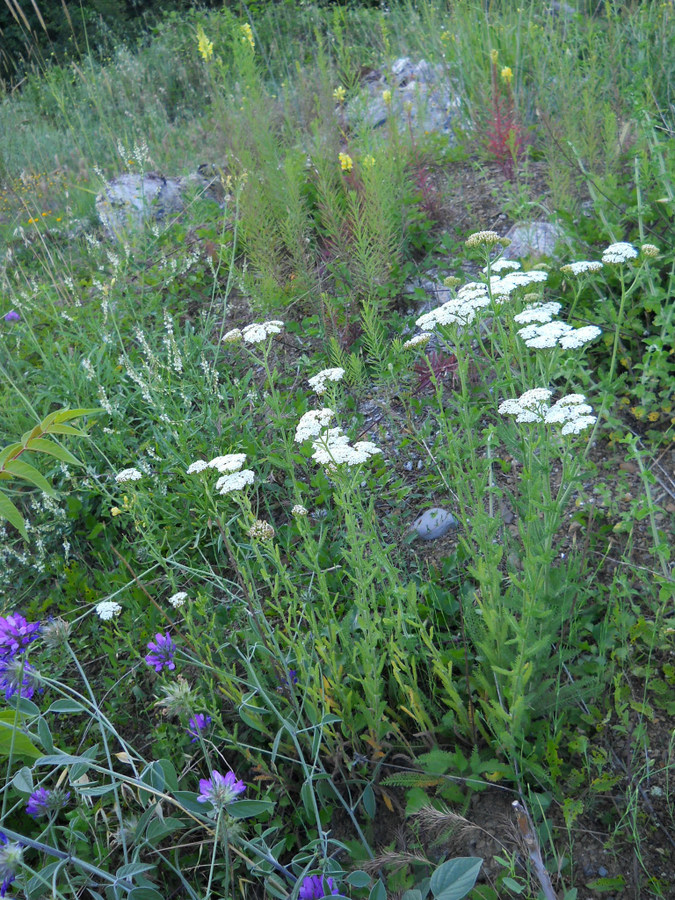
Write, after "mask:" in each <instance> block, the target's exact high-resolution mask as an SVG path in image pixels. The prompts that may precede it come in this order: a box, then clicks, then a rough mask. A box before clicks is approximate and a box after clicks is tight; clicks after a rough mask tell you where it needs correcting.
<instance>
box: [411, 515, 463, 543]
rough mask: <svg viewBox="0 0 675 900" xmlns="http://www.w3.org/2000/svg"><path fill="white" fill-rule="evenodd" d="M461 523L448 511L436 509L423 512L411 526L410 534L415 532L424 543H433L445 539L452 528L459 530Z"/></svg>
mask: <svg viewBox="0 0 675 900" xmlns="http://www.w3.org/2000/svg"><path fill="white" fill-rule="evenodd" d="M458 526H459V522H458V521H457V519H456V518H455V517H454V516H453V514H452V513H451V512H448V511H447V509H441V508H440V507H434V508H433V509H427V510H426V512H423V513H422V515H421V516H419V517H418V518H417V519H415V521H414V522H413V523H412V525H411V526H410V533H411V534H412V533H413V532H415V533H416V534H417V537H420V538H422V540H423V541H433V540H435V539H436V538H439V537H443V535H444V534H446V533H447V532H448V531H450V529H451V528H457V527H458Z"/></svg>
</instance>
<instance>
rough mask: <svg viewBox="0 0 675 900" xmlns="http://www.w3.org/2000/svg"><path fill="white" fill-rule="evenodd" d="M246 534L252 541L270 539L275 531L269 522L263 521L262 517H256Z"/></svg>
mask: <svg viewBox="0 0 675 900" xmlns="http://www.w3.org/2000/svg"><path fill="white" fill-rule="evenodd" d="M247 534H248V536H249V537H250V538H252V539H253V540H254V541H271V540H272V538H273V537H274V534H275V532H274V528H273V527H272V525H270V523H269V522H265V520H264V519H256V520H255V522H254V523H253V525H251V527H250V528H249V530H248V531H247Z"/></svg>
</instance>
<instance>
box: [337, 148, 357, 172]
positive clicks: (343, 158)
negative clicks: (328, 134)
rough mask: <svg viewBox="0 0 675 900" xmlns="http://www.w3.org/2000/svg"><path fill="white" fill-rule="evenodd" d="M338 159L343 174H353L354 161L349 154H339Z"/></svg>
mask: <svg viewBox="0 0 675 900" xmlns="http://www.w3.org/2000/svg"><path fill="white" fill-rule="evenodd" d="M338 159H339V160H340V168H341V169H342V171H343V172H351V170H352V169H353V168H354V160H353V159H352V158H351V156H350V155H349V154H348V153H338Z"/></svg>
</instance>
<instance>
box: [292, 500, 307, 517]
mask: <svg viewBox="0 0 675 900" xmlns="http://www.w3.org/2000/svg"><path fill="white" fill-rule="evenodd" d="M291 515H292V516H295V518H296V519H303V518H304V517H305V516H306V515H308V511H307V507H306V506H303V505H302V504H301V503H296V504H295V506H294V507H293V509H292V510H291Z"/></svg>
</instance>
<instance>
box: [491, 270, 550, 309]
mask: <svg viewBox="0 0 675 900" xmlns="http://www.w3.org/2000/svg"><path fill="white" fill-rule="evenodd" d="M547 278H548V275H547V274H546V272H542V271H541V269H532V270H531V271H529V272H507V273H506V275H493V276H492V277H491V278H490V290H491V291H492V295H493V297H498V298H500V300H501V299H502V298H506V297H510V296H511V294H512V293H513V292H514V291H516V290H518V288H522V287H528V285H530V284H539V283H541V282H543V281H546V279H547ZM500 300H498V301H497V302H500Z"/></svg>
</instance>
